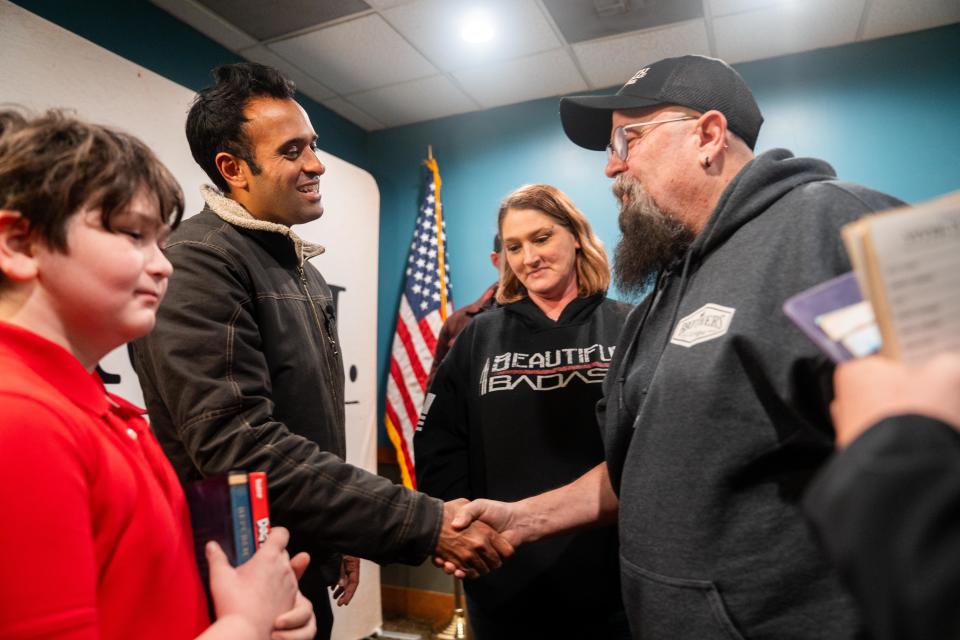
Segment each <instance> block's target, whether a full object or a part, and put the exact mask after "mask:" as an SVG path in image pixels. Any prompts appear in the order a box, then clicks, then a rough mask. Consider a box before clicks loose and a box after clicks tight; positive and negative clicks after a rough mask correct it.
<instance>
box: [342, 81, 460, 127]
mask: <svg viewBox="0 0 960 640" xmlns="http://www.w3.org/2000/svg"><path fill="white" fill-rule="evenodd" d="M347 99H348V100H349V101H350V102H352V103H354V104H355V105H357V106H358V107H360V108H361V109H363V110H364V111H366V112H367V113H369V114H370V115H371V116H373V117H374V118H376V119H377V120H379V121H380V122H383V123H384V124H385V125H387V126H388V127H395V126H397V125H401V124H409V123H411V122H419V121H421V120H431V119H433V118H442V117H443V116H450V115H454V114H456V113H465V112H467V111H474V110H475V109H476V108H477V107H476V105H475V104H474V103H473V102H472V101H471V100H470V98H468V97H467V96H466V95H464V93H463V92H462V91H460V89H458V88H457V87H456V86H455V85H454V84H453V83H452V82H450V81H449V80H448V79H447V78H445V77H444V76H433V77H431V78H421V79H419V80H413V81H411V82H403V83H400V84H395V85H392V86H389V87H381V88H379V89H374V90H372V91H366V92H364V93H358V94H356V95H352V96H347Z"/></svg>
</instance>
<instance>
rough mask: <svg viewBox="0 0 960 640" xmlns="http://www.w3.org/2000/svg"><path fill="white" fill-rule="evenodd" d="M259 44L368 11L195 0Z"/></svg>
mask: <svg viewBox="0 0 960 640" xmlns="http://www.w3.org/2000/svg"><path fill="white" fill-rule="evenodd" d="M197 1H198V2H200V3H201V4H203V5H205V6H206V7H207V8H208V9H210V10H211V11H212V12H214V13H216V14H217V15H219V16H221V17H223V19H224V20H226V21H228V22H230V23H231V24H233V25H235V26H236V27H237V28H239V29H241V30H243V31H246V32H247V33H249V34H250V35H252V36H254V37H256V38H257V39H259V40H268V39H270V38H276V37H278V36H282V35H284V34H287V33H292V32H294V31H301V30H303V29H307V28H309V27H313V26H314V25H318V24H323V23H324V22H330V21H331V20H336V19H338V18H343V17H346V16H350V15H353V14H355V13H359V12H361V11H368V10H369V9H370V5H368V4H367V3H366V2H364V1H363V0H197Z"/></svg>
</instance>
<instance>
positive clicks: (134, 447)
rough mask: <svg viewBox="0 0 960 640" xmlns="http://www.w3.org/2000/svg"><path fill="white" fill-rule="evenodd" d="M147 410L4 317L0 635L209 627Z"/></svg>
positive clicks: (188, 634)
mask: <svg viewBox="0 0 960 640" xmlns="http://www.w3.org/2000/svg"><path fill="white" fill-rule="evenodd" d="M142 414H143V411H142V410H140V409H138V408H136V407H135V406H133V405H131V404H129V403H128V402H126V401H124V400H122V399H120V398H118V397H116V396H113V395H111V394H109V393H107V391H106V390H105V389H104V387H103V385H102V384H101V383H100V381H99V379H98V378H97V377H96V376H95V375H93V376H91V375H90V374H88V373H87V372H86V370H84V368H83V366H82V365H81V364H80V362H79V361H77V359H76V358H74V357H73V356H72V355H71V354H70V353H68V352H67V351H66V350H64V349H63V348H61V347H59V346H58V345H56V344H54V343H52V342H49V341H48V340H45V339H44V338H41V337H40V336H38V335H36V334H34V333H31V332H30V331H26V330H24V329H20V328H18V327H15V326H12V325H10V324H6V323H0V637H2V638H26V637H29V638H34V637H56V638H62V639H67V638H69V639H70V640H73V639H79V638H83V639H85V640H86V639H89V638H104V639H106V638H138V639H144V638H156V639H157V640H160V639H163V640H178V639H180V638H194V637H195V636H197V635H198V634H200V633H201V632H202V631H203V630H204V629H206V627H207V626H208V625H209V623H210V621H209V619H208V616H207V609H206V603H205V599H204V595H203V589H202V587H201V584H200V578H199V575H198V572H197V567H196V561H195V559H194V556H193V542H192V539H191V535H192V534H191V530H190V519H189V513H188V510H187V505H186V501H185V499H184V496H183V491H182V490H181V488H180V485H179V483H178V481H177V477H176V475H175V474H174V472H173V469H172V468H171V467H170V464H169V463H168V462H167V460H166V458H165V457H164V455H163V452H162V451H161V449H160V446H159V445H158V444H157V441H156V439H155V438H154V437H153V434H152V433H151V432H150V428H149V427H148V425H147V423H146V422H145V421H144V420H143V418H142V417H141V416H142Z"/></svg>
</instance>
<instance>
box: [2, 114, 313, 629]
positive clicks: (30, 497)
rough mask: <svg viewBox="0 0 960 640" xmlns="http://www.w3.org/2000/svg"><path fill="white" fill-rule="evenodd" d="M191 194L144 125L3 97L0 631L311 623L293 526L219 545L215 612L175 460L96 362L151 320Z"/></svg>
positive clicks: (214, 554) (214, 557)
mask: <svg viewBox="0 0 960 640" xmlns="http://www.w3.org/2000/svg"><path fill="white" fill-rule="evenodd" d="M182 212H183V196H182V194H181V192H180V188H179V186H177V184H176V181H175V180H174V179H173V176H172V175H171V174H170V173H169V171H167V169H166V168H165V167H164V166H163V165H162V164H161V163H160V162H159V161H158V160H157V159H156V157H155V156H154V155H153V153H152V152H151V151H150V150H149V149H148V148H147V147H146V146H145V145H143V143H141V142H139V141H138V140H136V139H135V138H133V137H132V136H129V135H126V134H123V133H120V132H116V131H113V130H110V129H107V128H104V127H99V126H95V125H90V124H86V123H83V122H80V121H78V120H76V119H74V118H70V117H68V116H65V115H63V114H61V113H56V112H50V113H48V114H46V115H44V116H41V117H39V118H35V119H32V120H28V119H26V118H24V117H23V116H21V115H19V114H18V113H16V112H12V111H0V372H2V373H0V487H2V489H0V514H2V518H3V525H2V526H0V574H2V575H0V637H3V638H26V637H30V638H33V637H44V638H49V637H55V638H70V639H74V638H76V639H80V638H82V639H88V638H90V639H93V638H157V639H158V640H159V639H164V640H169V639H178V638H193V637H197V636H202V637H203V638H225V639H226V638H230V639H240V638H251V639H254V638H258V639H259V638H270V637H274V638H286V639H300V638H312V637H313V632H314V629H315V626H314V619H313V615H312V608H311V606H310V603H309V602H308V601H306V600H305V599H304V598H303V597H302V596H301V595H300V594H299V592H298V591H297V582H296V581H297V576H296V573H295V571H296V572H302V570H303V568H305V566H306V562H307V561H308V559H307V558H305V557H300V556H298V557H297V558H294V559H293V560H292V561H291V560H290V558H289V556H288V555H287V552H286V542H287V533H286V531H285V530H283V529H279V528H278V529H275V530H274V532H273V533H272V534H271V537H270V538H269V539H268V541H267V542H266V543H265V544H264V545H263V546H262V547H261V549H260V550H259V551H258V552H257V554H256V555H255V556H254V557H253V559H251V560H250V561H249V562H248V563H246V564H244V565H243V566H242V567H240V568H238V569H233V568H232V567H231V566H230V565H229V563H228V562H227V560H226V557H225V556H224V554H223V552H222V550H220V548H219V547H217V545H216V543H210V544H209V545H208V547H207V557H208V560H209V562H210V568H211V570H210V574H211V578H210V583H211V584H210V587H211V593H212V594H213V599H214V606H215V609H216V612H217V622H216V623H215V624H213V625H212V626H211V625H210V620H209V619H208V616H207V606H206V602H205V598H204V594H203V587H202V585H201V583H200V577H199V574H198V572H197V567H196V562H195V559H194V557H193V544H192V538H191V535H192V534H191V529H190V520H189V515H188V510H187V506H186V502H185V499H184V496H183V491H182V490H181V488H180V485H179V483H178V481H177V477H176V474H175V473H174V472H173V469H172V468H171V467H170V465H169V463H168V462H167V460H166V458H165V457H164V456H163V453H162V451H161V450H160V447H159V445H158V444H157V441H156V440H155V439H154V437H153V435H152V433H151V432H150V429H149V427H148V425H147V423H146V422H145V421H144V420H143V418H142V417H141V416H142V413H143V411H142V410H140V409H138V408H136V407H134V406H133V405H130V404H129V403H127V402H125V401H124V400H122V399H121V398H118V397H116V396H113V395H111V394H109V393H107V391H106V390H105V389H104V387H103V385H102V383H101V382H100V380H99V379H98V378H97V377H96V374H94V373H93V371H94V369H95V367H96V364H97V362H98V361H99V360H100V358H102V357H103V356H104V355H106V354H107V353H108V352H109V351H111V350H112V349H114V348H115V347H117V346H119V345H121V344H123V343H125V342H127V341H129V340H132V339H133V338H137V337H139V336H141V335H143V334H145V333H147V332H148V331H150V329H151V328H152V327H153V323H154V315H155V313H156V310H157V307H158V306H159V304H160V301H161V300H162V299H163V294H164V292H165V290H166V285H167V279H168V278H169V276H170V272H171V266H170V263H169V262H168V261H167V260H166V258H165V257H164V256H163V254H162V253H161V248H162V246H163V242H164V239H165V238H166V236H167V233H168V232H169V229H170V227H171V225H175V224H176V223H177V222H179V219H180V216H181V215H182ZM271 634H272V636H271Z"/></svg>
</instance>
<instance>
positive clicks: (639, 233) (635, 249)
mask: <svg viewBox="0 0 960 640" xmlns="http://www.w3.org/2000/svg"><path fill="white" fill-rule="evenodd" d="M623 194H628V198H627V202H626V204H624V202H623ZM613 195H614V196H615V197H616V198H617V202H619V203H620V218H619V222H620V233H621V234H622V235H621V236H620V241H619V242H618V243H617V248H616V250H615V251H614V254H613V276H614V283H615V284H616V285H617V289H619V290H620V291H621V292H622V293H624V294H626V295H628V296H637V295H639V294H641V293H644V292H645V290H646V289H647V287H648V285H649V282H650V278H651V277H652V276H653V274H654V273H656V272H657V271H659V270H661V269H663V268H664V267H666V266H667V265H669V264H670V263H671V262H673V261H674V260H676V259H677V258H680V257H681V256H683V254H684V252H686V250H687V249H688V248H689V247H690V244H691V243H692V242H693V238H694V233H693V231H691V230H690V229H689V228H688V227H687V226H686V225H684V224H683V223H682V222H680V221H679V220H677V219H676V218H674V217H673V216H671V215H670V214H668V213H666V212H665V211H663V210H662V209H661V208H660V207H659V206H657V203H656V202H654V201H653V198H652V197H651V196H650V194H649V193H647V190H646V189H644V187H643V185H642V184H640V181H639V180H637V179H636V178H633V177H632V176H628V175H626V174H623V173H621V174H620V175H619V176H617V179H616V180H615V181H614V183H613Z"/></svg>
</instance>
